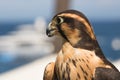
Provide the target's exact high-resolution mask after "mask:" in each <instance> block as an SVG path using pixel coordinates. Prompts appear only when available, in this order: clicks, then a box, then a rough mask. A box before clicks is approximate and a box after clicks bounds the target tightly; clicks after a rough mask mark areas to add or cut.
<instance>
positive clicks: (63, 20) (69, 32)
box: [46, 10, 96, 47]
mask: <svg viewBox="0 0 120 80" xmlns="http://www.w3.org/2000/svg"><path fill="white" fill-rule="evenodd" d="M46 32H47V35H48V36H49V37H51V36H54V35H60V36H62V37H63V38H64V39H65V41H68V42H69V43H70V44H71V45H72V46H74V47H79V46H80V45H83V46H89V47H90V46H93V45H91V43H93V41H94V40H96V38H95V35H94V32H93V29H92V27H91V25H90V23H89V21H88V19H87V18H86V16H85V15H84V14H83V13H81V12H79V11H76V10H66V11H63V12H60V13H58V14H57V15H55V16H54V17H53V19H52V20H51V22H50V24H49V26H48V29H47V31H46ZM84 43H85V44H84Z"/></svg>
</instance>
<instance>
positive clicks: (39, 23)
mask: <svg viewBox="0 0 120 80" xmlns="http://www.w3.org/2000/svg"><path fill="white" fill-rule="evenodd" d="M45 31H46V21H45V20H44V19H43V18H37V19H36V20H35V22H34V24H23V25H20V26H19V27H18V28H17V29H16V31H12V32H10V34H9V35H4V36H0V52H2V53H4V54H8V53H9V54H11V55H17V56H18V55H24V56H36V55H44V54H48V53H52V52H53V51H54V46H53V44H52V43H50V38H48V37H47V36H46V33H45Z"/></svg>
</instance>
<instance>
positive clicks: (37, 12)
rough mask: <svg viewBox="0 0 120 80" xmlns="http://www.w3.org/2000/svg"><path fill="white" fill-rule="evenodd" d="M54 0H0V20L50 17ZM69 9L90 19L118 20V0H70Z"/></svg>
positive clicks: (119, 12)
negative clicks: (77, 11) (79, 12)
mask: <svg viewBox="0 0 120 80" xmlns="http://www.w3.org/2000/svg"><path fill="white" fill-rule="evenodd" d="M54 1H55V0H0V21H12V20H13V21H14V20H32V19H35V18H37V17H44V18H47V19H48V18H50V17H51V16H53V14H54V13H53V12H54V9H55V6H54V4H55V2H54ZM70 9H76V10H79V11H81V12H83V13H84V14H85V15H87V16H88V17H89V18H90V19H95V20H120V0H71V3H70Z"/></svg>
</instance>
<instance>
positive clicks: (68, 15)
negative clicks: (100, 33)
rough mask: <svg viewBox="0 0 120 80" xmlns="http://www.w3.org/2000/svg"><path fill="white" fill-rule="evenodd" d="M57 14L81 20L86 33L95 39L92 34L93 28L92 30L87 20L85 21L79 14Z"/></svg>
mask: <svg viewBox="0 0 120 80" xmlns="http://www.w3.org/2000/svg"><path fill="white" fill-rule="evenodd" d="M58 16H65V17H71V18H74V19H76V20H78V21H80V22H82V23H83V24H84V25H85V27H86V29H87V30H88V34H89V35H90V37H91V38H92V39H95V36H94V33H93V30H92V27H91V26H90V25H89V24H88V22H87V21H86V20H85V19H84V18H82V17H81V16H78V15H76V14H71V13H63V14H60V15H58Z"/></svg>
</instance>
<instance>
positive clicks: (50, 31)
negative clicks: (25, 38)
mask: <svg viewBox="0 0 120 80" xmlns="http://www.w3.org/2000/svg"><path fill="white" fill-rule="evenodd" d="M56 31H57V29H56V26H54V25H52V23H49V25H48V28H47V29H46V34H47V36H48V37H52V36H54V35H55V33H56Z"/></svg>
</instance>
